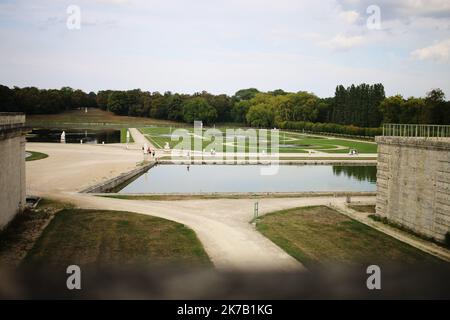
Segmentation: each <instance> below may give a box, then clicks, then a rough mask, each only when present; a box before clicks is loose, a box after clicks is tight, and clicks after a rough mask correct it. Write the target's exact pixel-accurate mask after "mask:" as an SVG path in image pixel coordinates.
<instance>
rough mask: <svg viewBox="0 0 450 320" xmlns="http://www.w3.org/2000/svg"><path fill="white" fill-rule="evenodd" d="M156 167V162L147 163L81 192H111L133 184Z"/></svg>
mask: <svg viewBox="0 0 450 320" xmlns="http://www.w3.org/2000/svg"><path fill="white" fill-rule="evenodd" d="M155 165H156V162H155V161H153V162H150V163H146V164H144V165H142V166H140V167H138V168H135V169H133V170H131V171H128V172H125V173H122V174H120V175H118V176H117V177H114V178H112V179H109V180H106V181H104V182H101V183H99V184H96V185H94V186H91V187H88V188H86V189H84V190H81V191H80V193H98V192H108V191H110V190H113V189H115V188H117V187H119V186H121V185H124V184H127V183H129V182H132V181H133V179H135V178H137V177H139V176H140V175H141V174H143V173H144V172H147V171H148V170H149V169H151V168H152V167H153V166H155Z"/></svg>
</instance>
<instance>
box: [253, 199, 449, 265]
mask: <svg viewBox="0 0 450 320" xmlns="http://www.w3.org/2000/svg"><path fill="white" fill-rule="evenodd" d="M257 229H258V230H259V231H260V232H261V233H262V234H263V235H265V236H266V237H267V238H269V239H270V240H271V241H273V242H274V243H275V244H277V245H278V246H279V247H281V248H282V249H284V250H285V251H286V252H287V253H288V254H290V255H291V256H293V257H294V258H296V259H297V260H299V261H300V262H301V263H303V264H304V265H305V266H306V267H307V268H309V269H314V268H315V267H320V266H326V265H330V264H342V265H348V266H359V265H365V266H366V265H371V264H377V265H383V264H390V263H393V264H399V265H412V264H419V263H424V264H441V263H445V262H443V261H441V260H439V259H438V258H435V257H434V256H431V255H429V254H427V253H424V252H422V251H420V250H418V249H416V248H414V247H412V246H410V245H408V244H405V243H403V242H401V241H399V240H396V239H394V238H392V237H390V236H388V235H386V234H384V233H381V232H379V231H377V230H375V229H372V228H370V227H368V226H366V225H364V224H362V223H360V222H358V221H355V220H352V219H350V218H348V217H346V216H344V215H342V214H340V213H339V212H337V211H335V210H332V209H330V208H328V207H323V206H320V207H308V208H296V209H290V210H284V211H279V212H274V213H271V214H268V215H265V216H263V217H261V218H260V221H259V222H258V223H257Z"/></svg>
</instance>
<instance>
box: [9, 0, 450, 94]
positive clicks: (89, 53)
mask: <svg viewBox="0 0 450 320" xmlns="http://www.w3.org/2000/svg"><path fill="white" fill-rule="evenodd" d="M372 4H376V5H377V6H378V7H379V8H380V13H381V29H379V30H378V29H377V30H370V29H369V28H367V24H366V21H367V19H368V18H369V16H370V14H367V13H366V10H367V8H368V7H369V5H372ZM69 5H77V6H79V8H80V10H81V28H80V29H79V30H70V29H68V28H67V26H66V22H67V19H68V17H69V14H68V13H67V12H66V10H67V7H68V6H69ZM0 46H1V47H0V48H1V50H0V83H1V84H4V85H9V86H13V85H17V86H37V87H40V88H60V87H62V86H71V87H73V88H80V89H83V90H85V91H98V90H101V89H134V88H141V89H142V90H146V91H147V90H148V91H160V92H164V91H169V90H170V91H173V92H185V93H193V92H196V91H201V90H207V91H210V92H212V93H227V94H233V93H234V92H235V91H237V90H238V89H241V88H248V87H256V88H258V89H260V90H273V89H277V88H281V89H284V90H289V91H300V90H306V91H311V92H314V93H316V94H317V95H319V96H321V97H326V96H332V95H333V94H334V90H335V87H336V85H338V84H343V85H350V84H352V83H355V84H357V83H361V82H367V83H375V82H381V83H383V84H384V85H385V88H386V93H387V94H388V95H393V94H397V93H400V94H402V95H404V96H412V95H414V96H423V95H425V93H426V92H427V91H429V90H430V89H432V88H437V87H438V88H442V89H443V90H444V91H445V92H446V94H447V98H450V1H448V0H411V1H409V0H398V1H392V0H371V1H366V0H321V1H317V0H315V1H314V0H305V1H301V0H297V1H294V0H271V1H269V0H228V1H224V0H222V1H218V0H191V1H180V0H164V1H160V0H147V1H141V0H128V1H127V0H89V1H88V0H86V1H81V0H79V1H76V0H71V1H64V0H61V1H58V0H33V1H31V0H30V1H9V0H0Z"/></svg>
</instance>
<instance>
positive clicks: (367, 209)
mask: <svg viewBox="0 0 450 320" xmlns="http://www.w3.org/2000/svg"><path fill="white" fill-rule="evenodd" d="M348 207H349V208H350V209H353V210H355V211H358V212H364V213H375V212H376V209H375V205H361V204H353V205H349V206H348Z"/></svg>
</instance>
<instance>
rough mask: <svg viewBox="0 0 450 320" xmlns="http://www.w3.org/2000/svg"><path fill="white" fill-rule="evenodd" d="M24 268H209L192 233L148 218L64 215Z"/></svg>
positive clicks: (103, 213) (75, 212)
mask: <svg viewBox="0 0 450 320" xmlns="http://www.w3.org/2000/svg"><path fill="white" fill-rule="evenodd" d="M25 264H26V265H30V264H38V265H49V266H64V267H65V266H67V265H71V264H76V265H80V266H87V265H91V266H92V265H94V266H111V265H120V266H126V265H129V266H141V267H147V266H161V265H181V266H195V265H198V266H200V265H209V264H210V261H209V258H208V256H207V254H206V252H205V251H204V249H203V246H202V245H201V243H200V241H199V240H198V239H197V236H196V235H195V233H194V232H193V231H192V230H191V229H189V228H187V227H186V226H184V225H182V224H179V223H176V222H173V221H169V220H165V219H161V218H156V217H152V216H147V215H142V214H136V213H129V212H119V211H100V210H80V209H65V210H62V211H60V212H59V213H57V214H56V216H55V217H54V218H53V220H52V221H51V223H50V224H49V226H48V227H47V228H46V229H45V230H44V232H43V234H42V235H41V237H40V238H39V239H38V241H37V242H36V244H35V245H34V247H33V248H32V250H30V252H29V253H28V255H27V257H26V259H25Z"/></svg>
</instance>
